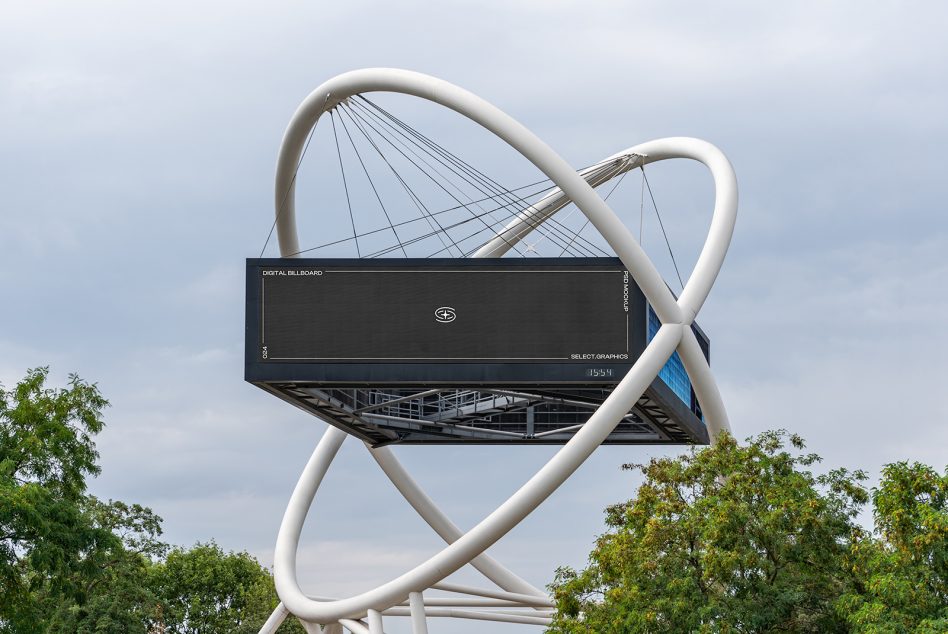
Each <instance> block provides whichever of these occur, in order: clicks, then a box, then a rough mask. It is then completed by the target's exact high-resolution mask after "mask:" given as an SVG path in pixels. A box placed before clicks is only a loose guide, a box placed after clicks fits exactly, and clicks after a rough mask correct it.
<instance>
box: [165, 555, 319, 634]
mask: <svg viewBox="0 0 948 634" xmlns="http://www.w3.org/2000/svg"><path fill="white" fill-rule="evenodd" d="M150 576H151V585H152V589H153V592H154V593H155V595H156V596H157V597H158V601H159V609H158V613H157V615H156V617H155V618H154V619H153V621H154V624H155V627H154V628H153V631H160V632H165V633H167V634H217V633H220V634H224V633H225V632H226V633H244V632H246V633H248V634H249V633H255V632H257V631H258V630H259V629H260V626H261V625H263V623H264V621H266V620H267V618H268V617H269V616H270V613H271V612H272V610H273V609H274V608H275V607H276V605H277V603H278V599H277V596H276V592H275V590H274V588H273V578H272V576H271V575H270V572H269V571H268V570H267V569H266V568H264V567H263V566H261V565H260V563H259V562H258V561H257V560H256V559H254V558H253V557H252V556H251V555H249V554H248V553H246V552H239V553H234V552H229V553H225V552H224V551H223V550H222V549H221V548H220V546H218V545H217V544H216V543H214V542H213V541H212V542H209V543H206V544H200V543H199V544H196V545H195V546H194V547H192V548H190V549H187V550H185V549H181V548H176V549H173V550H172V551H171V552H170V553H169V554H168V556H167V557H166V558H165V560H164V561H163V562H161V563H159V564H157V565H156V566H154V567H153V568H152V570H151V572H150ZM280 632H303V629H302V627H301V626H300V625H299V622H298V621H296V619H287V621H286V622H285V623H284V625H283V626H282V627H281V628H280Z"/></svg>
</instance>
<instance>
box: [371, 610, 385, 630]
mask: <svg viewBox="0 0 948 634" xmlns="http://www.w3.org/2000/svg"><path fill="white" fill-rule="evenodd" d="M368 621H369V634H385V633H384V632H383V631H382V615H381V614H380V613H379V611H378V610H373V609H371V608H369V610H368Z"/></svg>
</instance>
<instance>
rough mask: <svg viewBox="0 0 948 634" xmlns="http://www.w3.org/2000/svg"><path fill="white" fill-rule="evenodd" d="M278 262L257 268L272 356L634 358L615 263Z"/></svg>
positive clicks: (266, 345)
mask: <svg viewBox="0 0 948 634" xmlns="http://www.w3.org/2000/svg"><path fill="white" fill-rule="evenodd" d="M278 262H279V264H278V265H275V266H274V265H269V266H268V265H258V266H256V267H254V269H255V271H254V277H256V278H257V279H256V280H255V282H256V284H257V285H258V286H259V305H258V306H257V307H256V309H257V310H258V311H259V344H258V349H257V357H258V359H259V361H261V362H270V363H280V362H284V363H285V362H346V361H359V362H366V361H369V362H371V361H394V362H426V361H427V362H438V361H459V362H469V363H470V362H483V361H493V362H498V361H499V362H506V363H511V362H512V363H516V362H537V361H541V362H543V361H547V362H548V361H555V362H573V363H587V362H588V361H589V360H591V359H592V360H603V361H606V360H608V361H612V362H615V361H627V360H628V359H629V355H630V336H629V328H630V312H629V299H628V298H629V275H628V273H626V272H625V270H624V269H623V267H622V266H621V264H618V263H617V262H618V261H614V260H611V259H609V260H608V261H607V262H608V263H604V262H600V263H599V264H598V265H586V266H582V265H576V264H572V265H569V266H563V265H562V264H558V265H557V264H554V265H550V264H547V265H538V264H533V265H530V264H525V263H517V264H507V265H506V266H504V265H497V264H493V265H486V266H485V265H482V266H475V265H470V264H467V265H464V266H458V262H459V261H458V260H450V261H449V262H448V263H439V262H437V261H435V262H432V261H431V260H422V261H420V262H419V261H414V262H412V261H406V260H398V261H395V262H392V263H387V262H385V261H378V260H376V261H371V260H369V261H366V260H362V261H357V262H358V264H357V265H355V266H353V265H347V264H344V263H341V262H338V261H335V262H333V261H325V260H323V261H311V262H306V261H302V260H289V261H287V260H283V261H278ZM527 262H530V261H527Z"/></svg>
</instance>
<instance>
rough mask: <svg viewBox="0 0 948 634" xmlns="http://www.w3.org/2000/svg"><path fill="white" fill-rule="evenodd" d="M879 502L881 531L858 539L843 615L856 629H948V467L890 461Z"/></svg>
mask: <svg viewBox="0 0 948 634" xmlns="http://www.w3.org/2000/svg"><path fill="white" fill-rule="evenodd" d="M872 502H873V514H874V519H875V526H876V536H874V537H867V538H866V539H864V540H861V541H860V542H858V543H855V544H853V547H852V550H851V553H850V558H849V561H848V565H849V567H850V569H851V570H852V572H853V574H854V576H855V577H856V580H857V583H856V586H855V587H854V588H853V590H852V591H851V592H849V593H847V594H846V595H845V596H843V597H842V598H841V600H840V601H839V609H840V613H841V614H842V615H844V616H845V618H846V620H847V621H848V622H849V624H850V625H851V626H852V631H854V632H866V633H870V632H872V633H880V634H881V633H882V632H892V633H900V632H918V633H932V634H934V633H935V632H948V472H946V473H945V474H944V475H941V474H939V473H938V472H937V471H935V470H934V469H932V468H931V467H928V466H926V465H923V464H919V463H917V462H916V463H913V464H909V463H907V462H898V463H894V464H890V465H886V467H885V469H884V470H883V473H882V481H881V482H880V484H879V487H878V488H877V489H875V490H874V491H873V495H872Z"/></svg>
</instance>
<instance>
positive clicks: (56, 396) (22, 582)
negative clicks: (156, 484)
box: [0, 368, 303, 634]
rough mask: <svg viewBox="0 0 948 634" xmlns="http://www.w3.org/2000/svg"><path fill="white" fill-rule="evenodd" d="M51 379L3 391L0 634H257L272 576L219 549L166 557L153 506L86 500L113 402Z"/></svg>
mask: <svg viewBox="0 0 948 634" xmlns="http://www.w3.org/2000/svg"><path fill="white" fill-rule="evenodd" d="M48 375H49V372H48V370H47V369H46V368H39V369H36V370H31V371H29V372H28V373H27V375H26V377H25V378H24V379H23V380H22V381H21V382H20V383H18V384H17V385H16V386H15V387H14V388H13V389H11V390H6V389H3V388H2V387H0V634H2V633H7V632H9V633H16V634H33V633H37V634H40V633H41V634H60V633H62V634H67V633H68V634H93V633H95V634H132V633H136V632H138V633H141V634H190V633H192V632H194V633H196V632H200V633H202V634H217V633H221V634H223V633H224V632H227V633H230V632H256V631H257V630H258V629H259V628H260V626H261V625H262V624H263V622H264V621H265V620H266V619H267V617H268V616H269V615H270V612H271V610H273V608H274V607H276V605H277V602H278V599H277V597H276V593H275V591H274V589H273V581H272V578H271V575H270V572H269V571H268V570H267V569H266V568H264V567H263V566H261V565H260V563H259V562H257V561H256V560H255V559H254V558H253V557H251V556H250V555H249V554H247V553H245V552H241V553H229V552H224V551H223V550H222V549H221V548H220V547H219V546H217V545H216V544H215V543H213V542H211V543H208V544H197V545H196V546H194V547H193V548H190V549H185V548H175V549H170V550H169V546H168V545H167V544H166V543H164V542H163V541H162V540H161V534H162V529H161V523H162V520H161V518H160V517H158V516H157V515H155V514H154V513H153V512H152V511H151V509H148V508H146V507H143V506H141V505H138V504H127V503H125V502H121V501H113V500H110V501H108V502H103V501H101V500H98V499H96V498H95V497H93V496H91V495H87V494H86V481H87V478H89V477H94V476H96V475H98V473H99V465H98V453H97V451H96V448H95V443H94V437H95V435H96V434H98V433H99V432H100V431H101V430H102V429H103V426H104V423H103V419H102V413H103V410H104V409H105V407H106V406H107V405H108V402H107V401H106V400H105V398H103V396H102V394H101V393H100V392H99V389H98V388H97V386H96V385H94V384H89V383H87V382H85V381H83V380H81V379H80V378H79V377H77V376H74V375H73V376H70V377H69V383H68V385H67V387H65V388H60V389H54V388H49V387H47V386H46V381H47V379H48ZM280 631H281V632H302V631H303V630H302V628H301V627H300V625H299V623H298V622H295V621H291V622H287V623H285V624H284V626H283V627H281V629H280Z"/></svg>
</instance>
